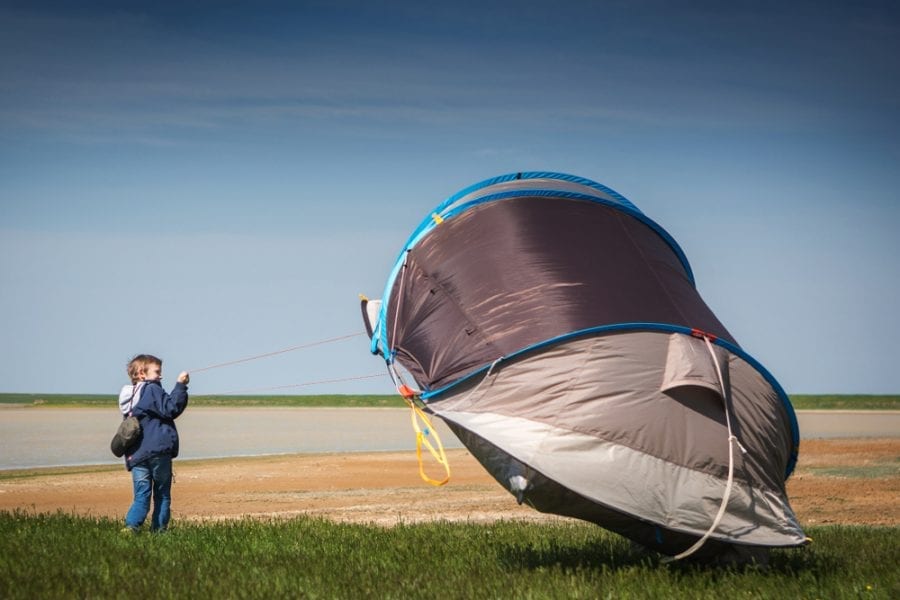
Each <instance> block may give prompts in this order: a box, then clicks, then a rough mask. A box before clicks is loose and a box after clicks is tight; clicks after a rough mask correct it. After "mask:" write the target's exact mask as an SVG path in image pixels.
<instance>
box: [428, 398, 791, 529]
mask: <svg viewBox="0 0 900 600" xmlns="http://www.w3.org/2000/svg"><path fill="white" fill-rule="evenodd" d="M436 414H438V416H440V417H441V418H443V419H444V420H446V421H447V422H452V423H454V424H456V425H458V426H459V427H462V428H464V429H466V430H468V431H471V432H472V433H474V434H475V435H477V436H479V437H482V438H484V439H490V440H491V442H492V444H493V445H495V446H496V447H497V448H499V449H500V450H502V451H503V452H504V453H506V454H508V455H510V456H512V457H515V458H516V459H517V460H519V461H520V462H521V463H522V464H524V465H527V466H528V467H530V468H532V469H534V470H535V471H537V472H539V473H541V474H542V475H543V476H545V477H547V478H549V479H551V480H553V481H555V482H558V483H559V484H560V485H562V486H564V487H566V488H568V489H570V490H572V491H573V492H574V493H576V494H578V495H580V496H583V497H584V498H587V499H589V500H591V501H593V502H597V503H599V504H601V505H603V506H606V507H612V508H614V509H615V510H617V511H619V512H623V513H625V514H627V515H630V516H633V517H636V518H638V519H640V520H643V521H647V522H655V523H659V524H660V525H662V526H663V527H665V528H666V529H669V530H673V531H678V532H681V533H684V534H687V535H692V536H696V537H700V536H702V535H703V534H704V533H705V532H706V530H707V529H708V528H709V526H710V524H711V523H712V521H713V519H714V515H715V514H716V511H717V510H718V508H719V503H720V502H721V500H722V498H723V497H724V493H725V487H726V482H725V481H724V480H722V479H720V478H718V477H714V476H712V475H709V474H706V473H703V472H700V471H696V470H692V469H687V468H684V467H678V466H675V465H672V464H671V463H670V462H668V461H665V460H662V459H659V458H656V457H653V456H650V455H648V454H646V453H643V452H640V451H637V450H634V449H631V448H628V447H626V446H622V445H619V444H615V443H610V442H606V441H604V440H601V439H599V438H596V437H594V436H591V435H587V434H583V433H579V432H574V431H571V430H567V429H560V428H556V427H553V426H551V425H548V424H544V423H536V422H534V421H529V420H527V419H519V418H514V417H509V416H507V415H494V414H490V413H465V412H458V411H446V410H441V411H436ZM536 440H538V441H536ZM470 449H471V448H470ZM512 464H513V465H515V463H512ZM489 470H490V469H489ZM495 477H496V475H495ZM497 479H498V481H500V482H501V483H504V482H503V475H502V474H501V476H500V477H497ZM535 493H536V492H533V491H532V492H529V491H526V498H531V497H532V496H533V495H534V494H535ZM537 502H539V503H541V502H549V503H551V504H552V503H553V500H552V499H540V498H539V499H537ZM728 509H729V510H728V511H727V512H726V514H725V516H724V518H723V519H722V521H721V523H720V525H719V527H718V528H717V530H716V531H715V532H714V533H713V535H712V537H713V538H714V539H718V540H720V541H723V542H738V543H742V544H754V545H761V546H792V545H799V544H802V543H804V540H805V537H804V535H803V532H802V531H801V529H800V527H799V525H798V523H797V520H796V517H795V516H794V514H793V512H792V511H791V509H790V506H789V505H788V502H787V499H786V498H785V497H784V496H783V495H781V494H777V493H773V492H770V491H767V490H762V489H754V488H752V487H751V486H748V485H746V484H743V483H739V482H736V483H735V485H734V487H733V489H732V492H731V496H730V499H729V502H728ZM574 516H577V515H574ZM600 524H601V525H604V526H606V523H600Z"/></svg>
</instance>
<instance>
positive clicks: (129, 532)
mask: <svg viewBox="0 0 900 600" xmlns="http://www.w3.org/2000/svg"><path fill="white" fill-rule="evenodd" d="M137 532H138V530H137V529H135V528H134V527H123V528H122V529H120V530H119V533H121V534H122V535H126V536H131V535H137Z"/></svg>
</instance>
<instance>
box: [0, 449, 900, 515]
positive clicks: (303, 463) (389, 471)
mask: <svg viewBox="0 0 900 600" xmlns="http://www.w3.org/2000/svg"><path fill="white" fill-rule="evenodd" d="M448 457H449V459H450V465H451V467H452V470H453V473H452V479H451V481H450V483H449V484H447V485H446V486H444V487H439V488H436V487H433V486H430V485H428V484H425V483H423V482H422V480H421V479H420V478H419V474H418V465H417V462H416V458H415V455H414V454H413V453H411V452H379V453H366V454H318V455H289V456H276V457H255V458H241V459H222V460H204V461H182V460H176V462H175V467H176V468H175V473H176V479H175V484H174V487H173V518H174V519H175V520H178V519H190V520H203V519H229V518H239V517H242V516H257V517H291V516H295V515H311V516H321V517H325V518H328V519H333V520H335V521H346V522H357V523H376V524H382V525H392V524H396V523H398V522H405V523H412V522H421V521H430V520H449V521H473V522H484V521H492V520H496V519H501V518H502V519H528V520H536V521H548V520H556V519H559V517H555V516H551V515H544V514H541V513H538V512H536V511H534V510H532V509H530V508H527V507H521V506H518V505H517V504H516V503H515V500H514V499H513V498H512V496H511V495H509V494H508V493H507V492H506V491H505V490H504V489H502V488H501V487H500V486H499V485H498V484H497V483H496V482H494V480H493V479H491V478H490V476H489V475H488V474H487V473H486V472H485V471H484V470H483V469H482V468H481V466H480V465H479V464H478V463H477V461H476V460H475V459H474V458H473V457H472V456H471V455H470V454H469V453H468V452H466V451H465V450H451V451H449V452H448ZM898 460H900V439H881V440H862V439H860V440H807V441H804V442H803V445H802V451H801V458H800V463H799V465H798V468H797V471H796V473H795V474H794V476H793V477H792V478H791V479H790V480H789V482H788V494H789V496H790V498H791V504H792V506H793V507H794V510H795V512H796V513H797V515H798V516H799V518H800V520H801V523H803V524H804V525H815V524H822V523H847V524H871V525H890V526H897V525H898V524H900V503H898V502H897V498H898V497H900V467H898ZM432 467H435V468H434V470H433V472H432V475H434V476H438V475H440V473H439V472H438V469H437V468H436V466H435V465H432ZM20 475H21V476H20ZM130 501H131V479H130V477H129V475H128V474H127V473H126V472H125V471H124V469H122V468H108V467H95V468H91V467H88V468H68V469H39V470H32V471H27V472H5V473H3V474H2V477H0V510H16V509H21V510H26V511H30V512H55V511H58V510H61V511H65V512H69V513H74V514H80V515H94V516H106V517H113V518H121V517H122V516H123V515H124V513H125V511H126V510H127V509H128V506H129V504H130Z"/></svg>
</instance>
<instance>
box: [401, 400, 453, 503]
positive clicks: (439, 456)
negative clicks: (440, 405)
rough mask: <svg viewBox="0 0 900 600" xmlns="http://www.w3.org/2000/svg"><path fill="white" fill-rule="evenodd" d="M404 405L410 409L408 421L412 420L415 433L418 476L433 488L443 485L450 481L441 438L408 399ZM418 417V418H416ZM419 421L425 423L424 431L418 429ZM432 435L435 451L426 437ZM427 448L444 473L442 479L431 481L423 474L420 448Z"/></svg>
mask: <svg viewBox="0 0 900 600" xmlns="http://www.w3.org/2000/svg"><path fill="white" fill-rule="evenodd" d="M406 403H407V404H409V407H410V409H412V410H410V415H409V416H410V419H411V420H412V426H413V430H414V431H415V432H416V458H418V459H419V475H420V476H421V477H422V480H423V481H425V482H426V483H430V484H431V485H434V486H440V485H444V484H445V483H447V482H448V481H450V463H449V462H447V455H446V454H444V445H443V444H442V443H441V436H439V435H438V432H437V430H436V429H435V428H434V427H433V426H432V425H431V421H429V420H428V415H426V414H425V413H424V412H422V409H420V408H419V407H418V406H416V405H415V404H413V401H412V400H410V399H406ZM417 417H418V418H417ZM419 419H421V420H422V422H423V423H425V430H424V431H422V428H421V427H419ZM430 435H434V439H435V441H436V442H437V449H435V447H434V446H433V445H432V444H431V441H430V440H429V439H428V436H430ZM423 445H424V446H425V447H426V448H428V451H429V452H430V453H431V456H432V457H433V458H434V460H435V461H437V463H438V464H439V465H442V466H443V467H444V471H445V472H446V476H445V477H444V478H443V479H440V480H438V479H432V478H431V477H429V476H428V475H427V474H426V473H425V465H424V464H423V462H422V446H423Z"/></svg>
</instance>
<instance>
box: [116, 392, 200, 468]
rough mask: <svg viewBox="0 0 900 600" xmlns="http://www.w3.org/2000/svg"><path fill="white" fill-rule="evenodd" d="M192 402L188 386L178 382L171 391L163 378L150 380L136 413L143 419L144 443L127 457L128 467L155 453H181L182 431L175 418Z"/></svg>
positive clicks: (171, 454)
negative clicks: (180, 440)
mask: <svg viewBox="0 0 900 600" xmlns="http://www.w3.org/2000/svg"><path fill="white" fill-rule="evenodd" d="M187 404H188V392H187V386H186V385H185V384H183V383H176V384H175V387H174V388H172V393H171V394H167V393H166V392H165V390H163V388H162V385H160V383H159V381H148V382H147V383H146V385H144V389H142V390H141V398H140V400H138V403H137V404H136V405H135V406H134V409H133V410H132V413H133V414H134V416H136V417H137V418H138V420H139V421H140V422H141V442H140V444H139V445H138V447H137V448H136V449H135V451H134V452H133V453H131V454H127V455H126V456H125V467H126V468H127V469H128V470H129V471H130V470H131V469H132V467H134V466H135V465H137V464H140V463H141V462H143V461H145V460H147V459H148V458H150V457H151V456H158V455H161V454H168V455H169V456H171V457H172V458H175V457H176V456H178V430H177V429H176V428H175V419H177V418H178V416H179V415H180V414H181V413H183V412H184V409H185V408H187Z"/></svg>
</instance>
